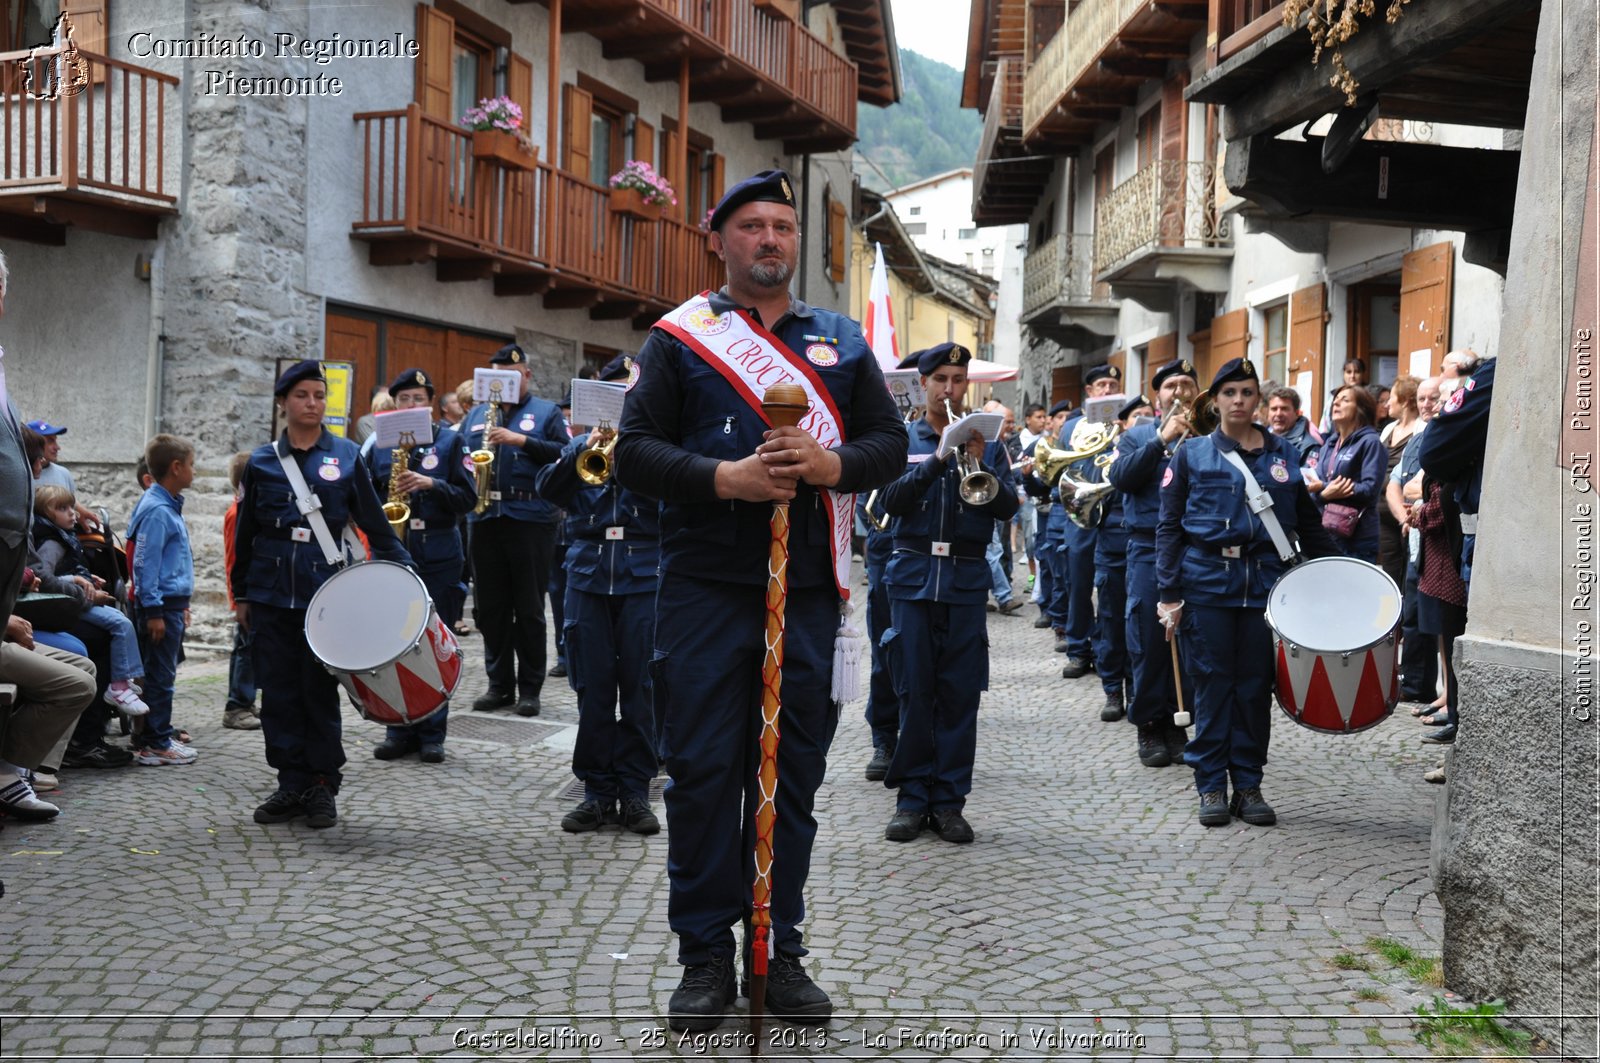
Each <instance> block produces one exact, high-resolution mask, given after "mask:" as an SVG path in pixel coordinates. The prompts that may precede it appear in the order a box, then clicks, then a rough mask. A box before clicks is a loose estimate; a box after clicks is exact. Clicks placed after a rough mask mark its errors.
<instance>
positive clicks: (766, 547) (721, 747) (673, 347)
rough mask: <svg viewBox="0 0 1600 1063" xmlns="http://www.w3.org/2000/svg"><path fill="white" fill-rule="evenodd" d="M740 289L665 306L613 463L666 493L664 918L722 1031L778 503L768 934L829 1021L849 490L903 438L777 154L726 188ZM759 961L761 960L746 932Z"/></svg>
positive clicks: (796, 1012) (674, 1010) (660, 669)
mask: <svg viewBox="0 0 1600 1063" xmlns="http://www.w3.org/2000/svg"><path fill="white" fill-rule="evenodd" d="M711 230H712V232H711V238H710V242H711V248H712V250H713V251H715V252H716V253H717V254H718V255H719V256H721V258H722V259H723V261H724V262H725V263H726V265H727V271H728V284H727V286H726V287H725V288H723V289H722V290H721V291H720V292H709V293H704V294H702V295H700V296H697V297H696V298H694V299H691V300H690V301H689V302H687V303H685V304H684V305H683V306H681V307H679V308H678V309H676V310H674V311H672V312H671V313H669V314H667V316H666V317H664V318H662V319H661V321H660V322H659V323H658V324H657V326H656V328H655V329H654V330H652V332H651V333H650V337H649V339H648V340H647V341H646V342H645V344H644V347H643V348H642V349H641V351H640V352H639V365H638V367H637V369H638V372H637V375H635V376H633V378H632V380H631V381H630V383H629V385H628V387H629V394H628V398H627V405H626V407H625V409H624V411H623V416H622V423H621V425H620V426H619V433H618V441H617V446H616V473H615V475H616V478H617V480H618V481H619V482H620V483H621V484H622V486H623V487H625V488H627V489H628V490H630V491H635V492H637V493H639V494H642V495H645V496H648V497H652V498H656V499H659V500H661V502H662V503H663V505H662V508H661V519H660V534H661V578H660V586H659V590H658V594H657V608H656V615H657V617H658V618H660V619H661V620H662V622H661V623H658V624H657V627H656V636H655V652H654V656H653V659H652V660H651V665H650V675H651V680H652V684H653V689H654V698H655V705H656V711H657V712H658V713H664V714H665V734H664V739H663V744H664V746H665V753H666V763H667V771H668V773H669V774H670V775H671V776H672V785H671V786H670V787H669V788H668V789H667V791H666V811H667V827H668V849H667V872H668V877H669V880H670V884H671V889H670V895H669V902H668V912H667V915H668V921H669V922H670V924H671V926H672V929H673V931H674V932H675V933H676V934H677V935H678V941H679V950H678V960H679V962H680V963H682V964H683V965H684V967H685V968H686V969H685V972H684V975H683V980H682V982H681V983H680V984H679V986H678V989H677V990H676V991H675V992H674V993H673V995H672V1000H671V1003H670V1004H669V1006H668V1023H669V1025H670V1026H671V1027H672V1028H673V1029H675V1030H708V1029H712V1028H714V1027H716V1026H717V1025H718V1024H719V1023H720V1022H721V1021H722V1019H723V1017H724V1016H725V1014H726V1012H727V1011H728V1009H729V1007H730V1006H731V1005H732V1003H733V1000H734V998H735V986H734V970H733V967H734V965H733V951H734V936H733V929H732V928H733V925H734V924H735V923H736V922H738V921H740V920H741V918H746V917H748V915H749V913H750V911H751V905H752V900H751V885H752V882H753V881H754V877H755V860H754V844H755V843H754V832H753V829H752V826H751V823H752V819H751V816H752V814H753V810H754V809H755V807H756V805H757V803H758V800H759V795H758V794H757V793H756V792H755V788H754V785H753V784H754V782H755V779H756V769H757V757H756V746H757V739H758V737H759V734H760V730H761V713H760V709H759V705H760V689H761V688H760V679H761V666H762V658H763V656H764V653H765V641H764V639H765V624H766V605H765V600H766V587H767V577H768V571H767V570H768V563H769V553H770V550H771V545H772V540H771V534H770V529H769V521H770V517H771V513H772V503H773V502H775V501H779V500H787V501H789V502H790V503H791V505H790V522H791V526H790V531H789V556H788V598H787V606H786V612H787V616H786V624H785V642H784V651H783V681H782V687H781V695H782V717H781V731H782V741H781V742H780V744H779V747H778V781H777V793H776V799H775V803H776V810H777V821H776V834H775V836H774V838H773V841H772V849H773V854H774V857H773V867H772V882H771V885H772V907H771V913H772V930H773V933H772V937H771V939H770V940H771V942H772V945H773V955H772V956H771V962H770V966H769V972H770V981H769V984H768V995H767V1005H768V1009H769V1010H770V1011H771V1012H772V1013H773V1014H775V1015H778V1016H780V1017H784V1018H790V1019H796V1020H800V1021H805V1022H813V1023H816V1022H826V1021H827V1020H828V1018H829V1017H830V1016H831V1015H832V1010H833V1008H832V1003H831V1001H829V999H828V997H827V995H826V994H825V993H824V992H823V991H822V990H821V989H820V988H818V987H817V986H816V985H815V984H814V983H813V982H812V981H811V980H810V978H808V977H807V976H806V974H805V971H804V969H803V968H802V967H801V964H800V957H801V956H803V955H805V948H804V946H803V945H802V944H801V935H800V928H799V924H800V922H801V920H802V919H803V917H804V915H805V905H804V901H803V899H802V895H801V894H802V889H803V887H804V885H805V881H806V875H807V872H808V871H809V868H810V863H811V845H812V841H813V839H814V838H815V836H816V828H817V824H816V820H815V818H813V815H812V805H813V801H814V798H815V796H816V791H817V788H818V786H819V785H821V782H822V777H823V774H824V771H825V769H826V766H827V765H826V757H827V751H828V746H829V743H830V742H831V741H832V739H833V734H834V730H835V728H836V727H837V725H838V719H839V702H840V701H841V700H847V699H848V697H850V696H853V692H850V693H849V694H846V693H844V692H835V691H834V690H833V664H832V661H833V653H834V642H835V637H836V632H837V631H838V629H839V626H840V618H839V613H840V608H839V605H840V598H841V596H843V595H847V593H848V591H847V588H848V586H849V582H850V580H849V572H850V539H849V535H850V528H851V522H852V511H853V507H852V506H851V504H850V499H849V494H850V493H852V492H856V491H864V490H868V489H871V488H873V487H877V486H880V485H882V484H885V483H887V482H888V481H890V480H892V479H893V478H894V477H895V476H896V475H897V474H898V473H899V472H900V470H901V469H903V468H904V466H905V456H906V433H905V429H904V428H903V427H902V425H901V422H900V416H899V413H898V412H897V411H896V409H895V406H894V403H893V401H892V400H891V399H890V397H889V393H888V391H887V389H886V388H885V386H884V381H883V374H882V372H881V371H880V370H879V369H878V365H877V362H876V360H875V359H874V358H873V355H872V351H871V350H870V349H869V348H868V347H867V344H866V341H865V340H864V339H863V337H862V335H861V329H860V327H859V326H858V325H857V324H856V323H855V322H854V321H851V320H850V319H849V318H847V317H844V316H843V315H841V314H835V313H832V312H830V311H826V310H819V309H815V308H813V307H809V306H807V305H805V304H804V303H802V302H800V301H799V300H798V299H795V298H793V297H792V296H791V295H790V294H789V280H790V278H791V277H792V276H793V274H794V269H795V265H796V263H797V262H798V260H799V251H800V246H799V245H800V228H799V217H798V214H797V213H796V210H795V200H794V194H793V189H792V184H791V182H790V181H789V177H788V175H787V174H785V173H783V172H782V171H781V170H771V171H766V172H763V173H760V174H757V175H755V176H754V177H751V178H749V179H747V180H745V181H742V182H740V183H739V184H737V185H735V186H734V187H733V188H731V189H730V190H729V191H728V193H727V195H725V196H724V197H723V199H722V201H721V202H720V203H719V204H718V205H717V208H716V210H715V211H713V213H712V218H711ZM780 383H784V384H796V385H799V386H801V387H802V388H804V390H805V391H806V394H807V398H808V401H809V403H810V405H809V409H808V412H807V414H806V415H805V417H804V418H803V419H802V420H801V422H800V425H799V426H798V427H781V428H769V427H768V422H767V420H766V418H765V416H764V415H763V413H762V412H761V409H760V402H761V398H762V394H763V392H764V391H765V389H766V388H767V387H770V386H772V385H774V384H780ZM745 962H746V970H747V972H748V970H749V963H750V960H749V956H748V933H747V955H746V960H745Z"/></svg>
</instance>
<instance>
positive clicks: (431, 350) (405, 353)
mask: <svg viewBox="0 0 1600 1063" xmlns="http://www.w3.org/2000/svg"><path fill="white" fill-rule="evenodd" d="M448 339H449V333H448V332H447V330H445V329H442V328H439V327H438V326H436V325H421V324H416V323H414V322H410V321H389V322H386V323H385V325H384V343H383V359H382V361H383V374H384V375H383V377H382V378H381V379H380V383H383V382H387V381H389V380H393V379H394V378H395V376H397V375H398V374H399V373H400V372H401V371H402V370H406V369H421V370H422V371H423V372H425V373H427V374H428V375H429V376H430V377H432V378H433V379H434V381H435V382H437V381H440V380H443V379H444V378H445V371H446V368H447V367H446V364H445V348H446V344H447V341H448ZM434 386H435V388H436V389H437V387H438V384H437V383H435V385H434ZM362 401H363V402H365V401H366V400H365V397H363V399H362Z"/></svg>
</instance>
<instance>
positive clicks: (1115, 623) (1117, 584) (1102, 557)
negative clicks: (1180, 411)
mask: <svg viewBox="0 0 1600 1063" xmlns="http://www.w3.org/2000/svg"><path fill="white" fill-rule="evenodd" d="M1149 408H1150V400H1149V399H1147V398H1145V397H1144V396H1143V395H1135V396H1134V397H1133V398H1132V399H1129V400H1128V401H1127V402H1126V403H1124V404H1123V406H1122V409H1120V410H1118V411H1117V425H1118V426H1119V427H1120V428H1122V429H1123V430H1124V431H1126V430H1127V429H1128V428H1129V427H1130V426H1132V424H1133V419H1134V416H1135V415H1136V414H1137V413H1138V411H1140V410H1148V409H1149ZM1119 438H1120V437H1119ZM1090 472H1091V473H1092V482H1093V483H1097V484H1099V483H1105V482H1106V475H1105V473H1106V470H1105V467H1104V466H1102V465H1100V464H1099V463H1098V462H1091V463H1090ZM1112 486H1115V485H1112ZM1099 505H1100V506H1101V507H1102V509H1101V518H1100V521H1099V525H1098V527H1097V529H1096V535H1095V544H1094V595H1095V614H1096V615H1095V624H1094V669H1095V673H1096V674H1097V675H1099V677H1100V688H1101V689H1102V690H1104V691H1105V695H1106V701H1105V704H1104V705H1102V706H1101V707H1100V719H1102V720H1104V721H1105V722H1106V723H1114V722H1115V721H1117V720H1121V719H1123V718H1124V714H1125V712H1126V709H1127V700H1128V693H1129V691H1130V690H1131V688H1132V686H1133V672H1132V669H1131V667H1130V665H1129V662H1128V636H1127V618H1126V615H1125V614H1126V607H1127V600H1128V529H1127V528H1126V526H1125V524H1124V517H1123V504H1122V492H1120V491H1109V492H1107V493H1106V496H1105V500H1104V501H1103V502H1101V503H1099Z"/></svg>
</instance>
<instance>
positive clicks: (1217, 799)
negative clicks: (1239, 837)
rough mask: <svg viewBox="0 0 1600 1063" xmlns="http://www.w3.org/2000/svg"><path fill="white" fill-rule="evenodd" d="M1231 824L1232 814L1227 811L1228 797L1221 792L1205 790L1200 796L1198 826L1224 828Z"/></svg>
mask: <svg viewBox="0 0 1600 1063" xmlns="http://www.w3.org/2000/svg"><path fill="white" fill-rule="evenodd" d="M1232 822H1233V813H1232V812H1231V811H1229V810H1228V795H1227V794H1226V793H1224V792H1223V791H1221V790H1207V791H1206V792H1205V793H1203V794H1201V795H1200V825H1201V826H1202V827H1226V826H1227V825H1228V824H1229V823H1232Z"/></svg>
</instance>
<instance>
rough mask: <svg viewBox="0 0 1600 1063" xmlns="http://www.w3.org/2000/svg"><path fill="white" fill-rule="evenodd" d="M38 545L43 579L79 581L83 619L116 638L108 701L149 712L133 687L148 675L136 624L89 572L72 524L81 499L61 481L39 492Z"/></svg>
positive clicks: (36, 502)
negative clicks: (136, 631) (52, 577)
mask: <svg viewBox="0 0 1600 1063" xmlns="http://www.w3.org/2000/svg"><path fill="white" fill-rule="evenodd" d="M33 512H34V518H33V539H34V548H35V550H36V551H37V553H38V555H39V561H40V562H41V565H40V567H39V569H38V570H37V572H36V574H37V575H39V576H41V577H46V578H48V577H50V576H63V577H67V578H70V579H76V580H77V581H78V583H79V584H80V585H82V587H83V589H84V594H85V597H86V602H87V604H86V605H85V607H84V611H83V618H84V619H85V620H86V621H88V622H89V623H90V624H93V625H94V626H95V627H97V628H99V629H100V630H102V631H104V632H106V633H107V634H108V635H110V636H111V685H110V686H109V687H107V688H106V696H105V700H106V702H107V704H109V705H111V706H112V707H113V708H117V709H120V710H121V711H123V712H125V713H127V714H128V715H129V716H143V715H144V714H145V713H147V712H149V711H150V707H149V706H148V705H146V704H145V703H144V701H143V700H142V699H141V698H140V697H139V694H138V692H137V691H135V690H134V689H133V684H132V682H131V680H134V679H140V678H142V677H143V676H144V664H143V662H142V661H141V660H140V657H139V639H138V637H137V636H136V635H135V634H134V630H133V622H132V621H131V620H129V619H128V618H127V616H126V615H124V614H123V612H122V610H120V609H118V608H116V607H115V606H113V605H112V604H110V603H111V602H113V601H115V599H114V598H113V597H112V596H111V595H110V594H107V593H106V592H105V590H104V589H103V581H97V580H96V579H95V577H94V575H93V574H92V573H91V572H90V571H89V562H88V559H87V558H86V557H85V556H84V553H83V547H82V546H81V545H80V544H79V543H78V537H77V536H76V535H75V534H73V531H72V528H73V526H74V525H75V524H76V523H77V520H78V500H77V499H76V498H74V497H73V494H72V492H71V491H70V490H68V489H67V488H65V487H61V486H59V485H57V484H41V485H40V486H39V487H38V488H37V489H36V490H35V491H34V496H33Z"/></svg>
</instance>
